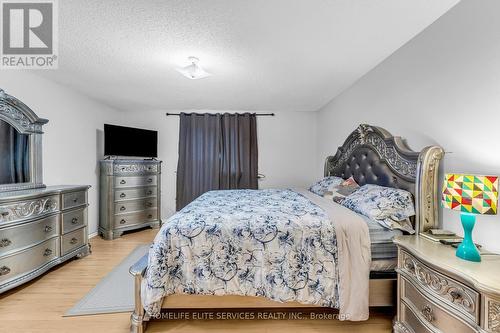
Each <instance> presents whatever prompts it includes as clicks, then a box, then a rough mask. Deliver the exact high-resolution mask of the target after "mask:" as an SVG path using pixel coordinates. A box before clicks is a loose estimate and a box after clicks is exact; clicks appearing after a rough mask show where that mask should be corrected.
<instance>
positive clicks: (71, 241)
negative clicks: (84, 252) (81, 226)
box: [69, 237, 78, 244]
mask: <svg viewBox="0 0 500 333" xmlns="http://www.w3.org/2000/svg"><path fill="white" fill-rule="evenodd" d="M69 243H70V244H76V243H78V238H75V237H73V238H71V240H70V241H69Z"/></svg>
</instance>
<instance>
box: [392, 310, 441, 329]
mask: <svg viewBox="0 0 500 333" xmlns="http://www.w3.org/2000/svg"><path fill="white" fill-rule="evenodd" d="M400 306H401V312H400V313H401V321H402V323H403V324H404V326H406V327H410V328H411V331H409V330H399V331H395V332H397V333H399V332H414V333H434V332H433V331H431V330H430V329H429V328H427V326H425V324H424V323H423V322H422V321H421V320H420V319H419V318H418V317H417V316H416V315H415V314H414V313H413V311H412V310H411V309H410V308H409V307H408V306H407V305H406V304H405V303H401V305H400Z"/></svg>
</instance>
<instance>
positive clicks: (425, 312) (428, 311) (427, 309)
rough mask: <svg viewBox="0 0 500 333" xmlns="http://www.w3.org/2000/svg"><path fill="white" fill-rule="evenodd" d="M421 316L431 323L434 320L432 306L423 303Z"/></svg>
mask: <svg viewBox="0 0 500 333" xmlns="http://www.w3.org/2000/svg"><path fill="white" fill-rule="evenodd" d="M421 313H422V316H424V318H425V320H427V321H428V322H429V323H432V321H433V320H434V315H433V314H432V308H431V306H430V305H424V307H423V308H422V311H421Z"/></svg>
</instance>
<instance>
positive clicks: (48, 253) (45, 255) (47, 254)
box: [43, 249, 52, 257]
mask: <svg viewBox="0 0 500 333" xmlns="http://www.w3.org/2000/svg"><path fill="white" fill-rule="evenodd" d="M51 254H52V250H51V249H45V251H44V252H43V256H44V257H48V256H50V255H51Z"/></svg>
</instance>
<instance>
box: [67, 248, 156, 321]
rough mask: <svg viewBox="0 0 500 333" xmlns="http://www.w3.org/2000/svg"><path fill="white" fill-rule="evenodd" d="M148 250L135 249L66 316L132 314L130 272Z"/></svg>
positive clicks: (132, 295) (132, 293) (132, 294)
mask: <svg viewBox="0 0 500 333" xmlns="http://www.w3.org/2000/svg"><path fill="white" fill-rule="evenodd" d="M148 249H149V245H140V246H138V247H137V248H135V250H133V251H132V252H131V253H130V254H129V255H128V256H127V257H126V258H125V259H124V260H123V261H122V262H121V263H120V264H119V265H118V266H116V267H115V268H114V269H113V270H112V271H111V272H110V273H109V274H108V275H106V276H105V277H104V278H103V279H102V280H101V281H99V283H98V284H97V286H95V287H94V289H92V290H91V291H90V292H89V293H88V294H87V295H85V297H84V298H82V299H81V300H80V301H79V302H78V303H77V304H76V305H75V306H73V307H72V308H71V309H70V310H69V311H68V312H66V314H65V315H64V316H65V317H70V316H84V315H93V314H103V313H117V312H132V311H133V310H134V278H133V277H132V275H130V273H129V272H128V270H129V268H130V266H132V265H133V264H135V263H136V262H137V261H138V260H139V259H140V258H141V257H142V256H143V255H144V254H146V252H147V251H148Z"/></svg>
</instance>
